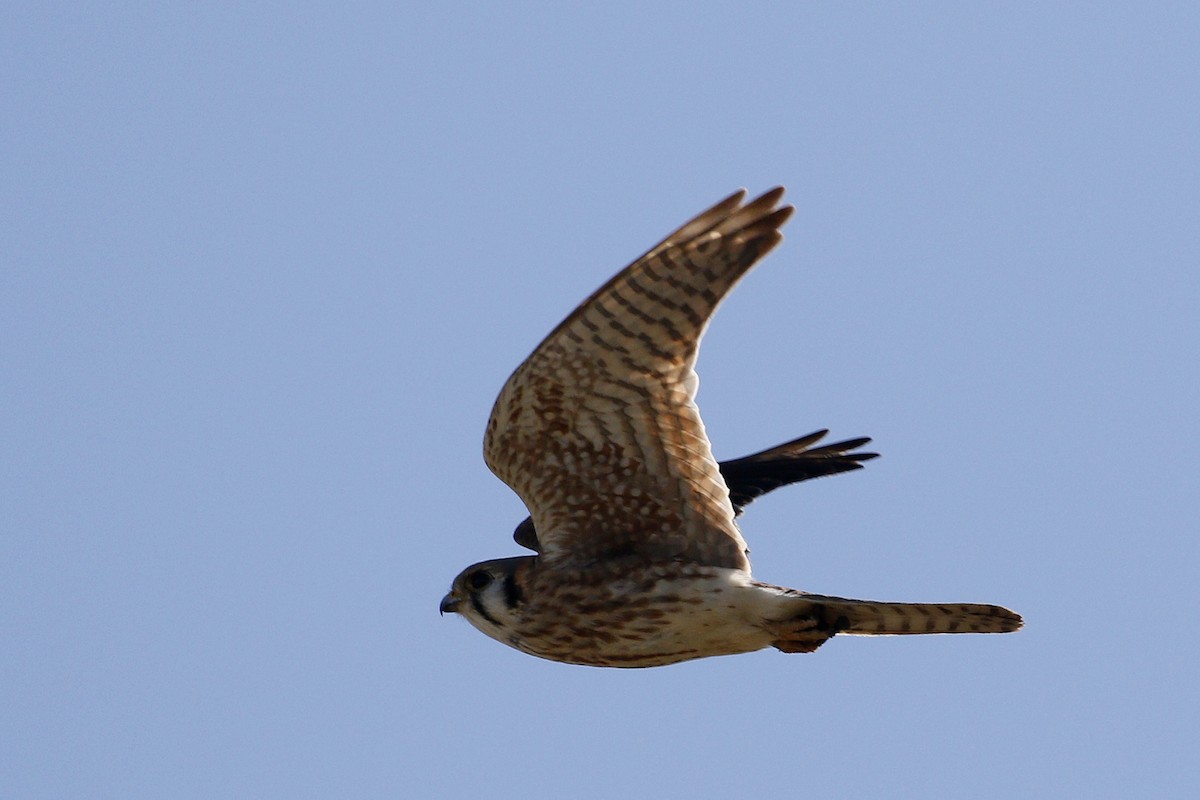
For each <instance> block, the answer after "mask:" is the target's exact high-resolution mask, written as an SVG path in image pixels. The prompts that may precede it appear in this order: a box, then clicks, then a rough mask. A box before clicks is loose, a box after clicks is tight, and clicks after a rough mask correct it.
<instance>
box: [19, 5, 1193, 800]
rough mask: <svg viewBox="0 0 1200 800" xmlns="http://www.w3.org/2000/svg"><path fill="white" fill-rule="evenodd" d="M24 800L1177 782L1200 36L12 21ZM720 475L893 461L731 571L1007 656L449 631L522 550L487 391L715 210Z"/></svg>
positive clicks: (709, 362)
mask: <svg viewBox="0 0 1200 800" xmlns="http://www.w3.org/2000/svg"><path fill="white" fill-rule="evenodd" d="M4 17H5V22H4V24H3V26H2V27H0V76H2V77H0V102H2V105H3V107H2V112H3V118H2V119H3V121H2V122H0V169H2V179H0V203H2V205H0V349H2V362H0V385H2V389H3V391H2V395H0V403H2V406H0V430H2V438H0V469H2V478H3V479H2V481H0V516H2V520H0V529H2V536H0V776H3V777H0V796H3V797H5V798H9V797H11V798H64V797H113V798H117V797H120V798H164V797H170V798H213V797H256V798H257V797H271V798H275V797H278V798H309V797H312V798H317V797H322V798H327V797H355V798H374V797H401V796H405V797H486V798H489V799H491V800H507V798H518V797H519V798H537V797H578V798H614V797H626V798H636V797H664V798H676V797H679V798H683V797H686V798H704V797H754V796H760V797H835V798H840V797H846V798H864V797H889V796H890V797H902V796H907V797H954V798H1011V797H1089V798H1096V797H1099V798H1108V797H1134V796H1141V797H1184V796H1192V795H1191V794H1190V792H1191V791H1194V789H1195V785H1196V782H1197V780H1198V777H1200V776H1198V774H1197V773H1198V771H1200V769H1198V767H1197V750H1198V747H1197V744H1198V741H1197V740H1198V738H1200V737H1198V733H1197V722H1196V720H1197V714H1198V711H1200V709H1198V707H1197V706H1198V703H1197V688H1196V687H1197V666H1196V665H1197V662H1198V660H1200V646H1198V644H1197V634H1196V628H1197V624H1198V619H1200V602H1198V600H1197V597H1198V592H1197V582H1198V580H1200V552H1198V545H1197V539H1198V534H1200V518H1198V514H1197V502H1198V501H1197V498H1198V497H1200V485H1198V481H1197V467H1196V456H1195V454H1194V452H1193V450H1194V448H1195V446H1196V441H1197V436H1198V434H1200V426H1198V425H1197V422H1196V414H1197V407H1198V405H1200V369H1198V366H1197V362H1198V357H1197V351H1198V349H1200V348H1198V346H1200V324H1198V322H1197V317H1198V313H1200V280H1198V278H1197V272H1198V269H1200V62H1198V58H1200V57H1198V56H1197V42H1200V12H1197V11H1196V9H1195V6H1194V5H1193V4H1187V3H1178V4H1144V3H1136V4H1133V3H1131V4H1128V5H1112V4H1090V3H1086V4H1085V3H1080V4H1032V3H1030V4H987V5H983V4H949V3H941V4H904V5H899V4H882V5H871V4H856V5H854V6H847V5H841V4H836V5H806V4H799V3H775V4H754V3H737V4H733V3H723V4H720V5H716V4H707V5H706V4H704V3H636V4H582V3H580V4H567V3H537V4H533V3H528V4H499V3H497V4H488V5H476V4H469V3H468V4H462V5H457V6H454V7H451V6H447V5H444V4H433V3H428V4H403V3H402V4H392V3H380V4H360V3H349V4H341V5H339V6H338V7H337V10H329V9H327V8H325V7H321V6H315V5H314V6H299V7H298V6H297V5H295V4H260V5H255V6H253V7H247V6H246V4H222V3H205V4H174V5H172V6H170V7H168V8H162V7H156V6H154V5H152V4H98V5H90V4H85V5H83V6H80V5H79V4H70V5H63V6H57V7H56V6H53V5H48V4H42V3H36V4H35V3H12V4H8V5H6V8H5V13H4ZM776 183H783V184H785V185H787V186H788V187H789V190H790V192H789V195H788V198H789V200H790V201H791V202H792V203H794V204H795V205H796V207H797V214H796V216H795V218H794V219H793V220H792V222H791V223H790V224H789V225H788V227H787V229H786V240H785V242H784V244H783V245H782V247H781V248H780V249H778V250H777V251H775V252H774V253H773V254H772V255H771V256H770V257H769V258H768V259H767V260H766V261H765V262H764V263H763V264H762V265H761V266H760V267H759V268H758V269H757V270H756V271H755V272H754V273H753V274H752V275H751V276H750V277H749V278H748V279H747V280H746V281H745V282H743V283H742V284H741V285H740V286H739V287H738V289H737V290H736V291H735V292H734V293H733V295H732V296H731V298H730V300H729V302H728V303H726V304H725V305H724V306H723V307H722V309H721V311H720V313H718V315H717V317H716V320H715V322H714V324H713V327H712V328H711V330H710V332H709V334H708V336H707V337H706V339H705V343H704V348H703V351H702V353H701V359H700V372H701V376H702V378H703V385H702V388H701V393H700V403H701V408H702V410H703V412H704V414H705V419H706V421H707V424H708V429H709V432H710V434H711V437H712V439H713V443H714V448H715V450H716V452H717V454H718V456H720V457H724V458H729V457H734V456H739V455H743V454H745V453H747V452H750V451H752V450H756V449H759V448H762V447H765V446H768V445H773V444H776V443H778V442H781V441H783V440H785V439H788V438H791V437H793V436H797V435H800V434H803V433H807V432H809V431H812V430H815V429H817V428H822V427H829V428H831V429H832V431H833V434H832V435H833V436H835V437H850V436H859V435H869V436H873V437H874V438H875V442H874V444H873V447H875V448H877V449H878V450H879V451H880V452H882V453H883V458H881V459H879V460H877V461H874V462H872V463H871V464H869V465H868V468H867V469H865V470H863V471H861V472H858V473H855V474H853V475H847V476H840V477H837V478H831V479H828V480H823V481H818V482H815V483H811V484H807V485H804V486H800V487H791V488H789V489H785V490H781V491H780V492H778V493H776V494H774V495H772V496H771V497H769V498H767V499H766V500H763V501H760V502H759V503H757V504H755V505H754V506H753V507H752V508H751V510H750V511H749V513H748V514H747V515H746V516H745V517H744V518H743V523H744V524H743V529H744V531H745V533H746V536H747V538H748V540H749V541H750V544H751V546H752V547H753V549H754V557H755V573H756V575H758V576H759V577H761V578H763V579H765V580H770V581H773V582H778V583H784V584H788V585H791V586H796V587H799V588H804V589H809V590H812V591H820V592H829V593H836V594H843V595H850V596H860V597H868V598H875V599H891V600H948V601H984V602H995V603H1001V604H1004V605H1007V606H1009V607H1011V608H1013V609H1016V610H1018V611H1020V612H1021V613H1022V614H1024V616H1025V618H1026V620H1027V627H1026V629H1025V630H1024V631H1022V632H1021V633H1019V634H1016V635H1010V636H959V637H911V638H904V639H898V638H885V639H857V638H839V639H834V640H833V641H832V642H830V643H829V644H828V645H826V646H825V647H824V648H823V649H822V650H821V651H820V652H818V653H817V654H815V655H811V656H802V655H790V656H789V655H784V654H781V653H778V652H775V651H764V652H761V653H756V654H752V655H743V656H735V657H728V658H721V659H708V660H703V661H697V662H692V663H688V664H683V665H679V666H674V667H667V668H661V669H653V670H633V671H619V670H603V669H591V668H584V667H571V666H565V665H561V664H555V663H550V662H545V661H539V660H537V659H534V658H531V657H529V656H526V655H523V654H521V653H518V652H517V651H515V650H510V649H508V648H505V647H503V646H501V645H500V644H498V643H496V642H493V641H492V640H490V639H487V638H486V637H484V636H483V635H481V634H479V633H478V632H476V631H474V630H473V629H472V628H470V626H469V625H468V624H467V623H466V622H465V621H463V620H461V619H458V618H455V617H445V618H439V616H438V614H437V605H438V600H439V599H440V598H441V596H442V594H443V593H444V592H445V591H446V590H447V588H448V587H449V582H450V580H451V578H453V576H454V575H455V574H456V573H457V572H458V571H459V570H460V569H461V568H462V567H464V566H466V565H467V564H469V563H471V562H473V561H478V560H482V559H485V558H490V557H499V556H505V555H512V554H516V553H517V551H518V548H517V547H516V546H515V545H514V544H513V543H512V542H511V541H510V539H509V536H510V534H511V531H512V528H513V526H514V525H515V524H516V522H517V521H518V520H519V519H520V518H521V517H523V516H524V514H525V512H524V510H523V508H522V506H521V503H520V501H519V500H518V499H517V498H516V496H515V495H513V494H512V493H511V492H510V491H509V490H508V489H507V488H506V487H505V486H504V485H503V484H501V483H500V482H499V481H498V480H496V479H495V478H494V477H493V476H492V475H491V474H490V473H489V472H488V471H487V469H486V467H485V466H484V464H483V461H482V459H481V455H480V448H481V440H482V434H483V427H484V422H485V420H486V418H487V415H488V412H489V410H490V408H491V404H492V401H493V399H494V398H495V395H496V393H497V391H498V390H499V389H500V386H501V384H502V383H503V382H504V380H505V378H506V377H507V376H508V374H509V373H510V372H511V371H512V369H513V368H515V367H516V365H517V364H518V363H519V362H520V361H521V359H523V358H524V357H525V356H526V355H527V354H528V352H529V351H530V350H531V349H532V347H533V346H534V345H535V344H536V343H537V342H538V341H539V340H540V339H541V337H542V336H543V335H545V334H546V333H547V332H548V331H549V330H550V328H551V327H552V326H553V325H554V324H555V323H557V322H558V320H559V319H561V318H562V317H563V316H564V315H565V314H566V313H567V312H569V311H570V310H571V309H572V308H573V307H574V306H575V304H576V303H577V302H578V301H580V300H581V299H583V298H584V297H585V296H586V295H587V294H588V293H589V292H591V291H592V290H593V289H594V288H595V287H596V286H598V285H599V284H601V283H602V282H603V281H605V280H606V279H607V278H608V277H609V276H610V275H611V274H612V273H613V272H614V271H616V270H617V269H618V268H620V267H621V266H623V265H624V264H625V263H627V262H628V261H629V260H630V259H632V258H633V257H634V256H636V255H637V254H638V253H640V252H642V251H643V250H644V249H645V248H646V247H648V246H649V245H651V244H653V243H654V242H655V241H657V240H658V239H659V238H660V237H661V236H662V235H664V234H665V233H666V232H668V231H669V230H671V229H672V228H673V227H674V226H676V225H678V224H679V223H681V222H682V221H683V220H685V219H687V218H688V217H690V216H691V215H692V214H694V213H696V212H698V211H700V210H701V209H703V208H704V207H706V206H708V205H709V204H711V203H712V202H714V201H716V200H718V199H720V198H721V197H723V196H724V195H726V194H728V193H729V192H730V191H732V190H734V189H736V188H738V187H739V186H746V187H748V188H749V189H750V190H752V191H761V190H764V189H766V188H769V187H770V186H772V185H774V184H776Z"/></svg>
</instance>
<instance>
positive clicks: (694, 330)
mask: <svg viewBox="0 0 1200 800" xmlns="http://www.w3.org/2000/svg"><path fill="white" fill-rule="evenodd" d="M782 197H783V189H782V187H779V188H775V189H772V190H770V191H768V192H766V193H765V194H763V195H762V196H760V197H758V198H756V199H754V200H751V201H750V202H745V198H746V193H745V191H744V190H743V191H739V192H736V193H734V194H733V195H730V196H729V197H727V198H726V199H724V200H722V201H721V202H719V203H717V204H716V205H715V206H713V207H712V208H710V209H708V210H707V211H705V212H703V213H701V214H700V215H699V216H697V217H696V218H694V219H692V220H691V221H689V222H687V223H686V224H685V225H683V227H681V228H679V229H678V230H677V231H675V232H674V233H672V234H671V235H669V236H667V238H666V239H664V240H663V241H662V242H660V243H659V244H657V245H655V246H654V247H653V248H651V249H650V251H649V252H647V253H646V254H645V255H643V256H641V257H640V258H638V259H637V260H636V261H634V262H633V263H632V264H630V265H629V266H628V267H626V268H625V269H623V270H622V271H621V272H619V273H617V275H616V276H614V277H613V278H612V279H611V280H609V282H608V283H606V284H604V286H602V287H600V289H598V290H597V291H596V292H595V293H594V294H592V296H591V297H589V298H588V299H586V300H585V301H584V302H583V303H582V304H581V305H580V306H579V307H578V308H576V309H575V310H574V311H573V312H571V314H570V315H569V316H568V317H567V318H566V319H565V320H563V321H562V322H561V323H560V324H559V325H558V327H556V328H555V329H554V330H553V331H552V332H551V333H550V335H549V336H547V337H546V338H545V339H544V340H543V341H542V343H541V344H539V345H538V346H537V348H536V349H535V350H534V351H533V353H532V354H531V355H530V356H529V357H528V358H527V359H526V360H525V361H524V363H522V364H521V365H520V366H519V367H517V369H516V371H515V372H514V373H513V374H512V375H511V376H510V377H509V379H508V381H507V382H506V383H505V385H504V388H503V389H501V391H500V396H499V397H498V398H497V399H496V403H495V406H494V407H493V408H492V414H491V417H490V419H489V420H488V424H487V431H486V434H485V436H484V460H485V461H486V462H487V465H488V467H489V468H490V469H491V470H492V471H493V472H494V473H495V474H496V475H497V476H498V477H499V478H500V479H501V480H502V481H504V482H505V483H506V484H508V486H509V487H511V488H512V489H513V491H515V492H516V493H517V495H518V496H519V497H520V498H521V500H522V501H524V503H525V506H526V508H527V509H528V510H529V512H530V518H529V519H528V520H526V521H525V522H523V523H521V524H520V525H519V526H518V527H517V530H516V533H515V534H514V538H515V539H516V540H517V542H518V543H519V544H521V545H523V546H525V547H528V548H530V549H532V550H533V551H534V552H535V553H536V554H535V555H525V556H516V557H513V558H502V559H496V560H491V561H483V562H480V563H477V564H474V565H472V566H470V567H467V568H466V569H465V570H463V571H462V572H461V573H459V575H458V577H456V578H455V579H454V582H453V583H452V584H451V589H450V592H449V593H448V594H447V595H446V596H445V597H444V598H442V602H441V607H440V608H441V611H442V613H447V612H455V613H458V614H460V615H461V616H463V617H465V618H466V619H467V620H468V621H469V622H470V623H471V624H472V625H474V626H475V627H476V628H478V629H479V630H480V631H482V632H483V633H485V634H487V635H488V636H490V637H492V638H494V639H496V640H498V641H501V642H503V643H505V644H507V645H510V646H511V647H515V648H516V649H518V650H521V651H523V652H525V653H528V654H530V655H534V656H539V657H541V658H547V659H550V660H553V661H562V662H567V663H572V664H585V665H590V666H603V667H654V666H662V665H666V664H674V663H677V662H681V661H688V660H691V659H695V658H705V657H707V656H718V655H730V654H734V653H747V652H752V651H755V650H761V649H764V648H767V647H774V648H776V649H777V650H780V651H782V652H785V653H809V652H813V651H814V650H816V649H817V648H818V647H820V646H821V645H822V644H824V643H825V642H826V641H828V640H829V639H830V638H832V637H833V636H835V635H837V634H853V635H881V634H927V633H1006V632H1010V631H1015V630H1017V629H1018V628H1020V627H1021V624H1022V621H1021V617H1020V616H1019V615H1017V614H1015V613H1014V612H1012V611H1009V610H1008V609H1006V608H1002V607H1000V606H995V605H983V604H976V603H892V602H878V601H872V600H856V599H851V598H845V597H835V596H831V595H822V594H811V593H808V592H802V591H799V590H796V589H788V588H785V587H782V586H775V585H772V584H769V583H764V582H762V581H758V580H756V579H755V578H754V577H753V576H752V575H751V572H750V560H749V550H748V549H747V547H746V542H745V540H744V539H743V538H742V534H741V532H740V530H739V529H738V526H737V523H736V521H735V520H736V518H737V517H738V516H739V515H740V512H741V511H742V510H743V509H744V507H745V506H746V504H748V503H749V502H750V501H751V500H753V499H755V498H756V497H758V496H760V495H761V494H763V493H765V492H767V491H770V490H771V489H774V488H777V487H778V486H782V485H785V484H788V483H793V482H796V481H798V480H804V479H806V478H809V477H817V476H819V475H827V474H836V473H838V472H846V471H849V470H853V469H857V468H859V467H861V466H862V463H861V462H863V461H865V460H867V459H869V458H872V457H874V455H875V454H874V453H853V452H850V451H852V450H854V449H855V448H857V447H860V446H861V445H863V444H865V443H866V442H867V441H869V440H867V439H856V440H851V441H848V442H841V443H838V444H836V445H827V446H825V447H820V448H811V447H810V446H811V445H813V444H814V443H815V442H817V441H818V440H819V439H820V438H821V437H822V436H824V434H825V432H824V431H818V432H817V433H815V434H811V435H810V436H808V437H802V438H801V439H797V440H794V441H793V442H789V443H787V444H784V445H780V447H778V448H772V449H771V450H767V451H763V452H762V453H756V454H754V455H752V456H747V457H746V458H744V459H738V460H736V461H731V462H724V463H722V464H719V463H718V462H717V461H716V459H715V458H714V457H713V454H712V448H711V446H710V444H709V440H708V436H707V435H706V433H705V430H704V424H703V422H701V419H700V412H699V409H698V408H697V406H696V400H695V398H696V389H697V386H698V383H699V379H698V378H697V375H696V372H695V363H696V356H697V352H698V350H699V345H700V339H701V337H702V336H703V334H704V331H705V329H706V328H707V326H708V323H709V320H710V319H711V318H712V315H713V313H714V312H715V310H716V308H717V306H718V305H719V304H720V302H721V300H722V299H724V297H725V296H726V295H727V294H728V293H729V291H730V290H731V289H732V288H733V286H734V285H735V284H736V283H737V282H738V281H739V280H740V279H741V278H742V276H743V275H745V274H746V273H747V272H748V271H749V270H750V268H751V267H753V266H754V264H755V263H757V262H758V260H759V259H761V258H762V257H763V256H764V255H766V254H767V253H768V252H770V250H771V249H772V248H774V247H775V246H776V245H777V244H778V243H779V242H780V241H781V239H782V236H781V234H780V232H779V229H780V227H782V225H783V224H784V223H785V222H786V221H787V219H788V218H789V217H790V216H791V214H792V212H793V209H792V207H791V206H786V205H785V206H780V205H779V201H780V199H781V198H782Z"/></svg>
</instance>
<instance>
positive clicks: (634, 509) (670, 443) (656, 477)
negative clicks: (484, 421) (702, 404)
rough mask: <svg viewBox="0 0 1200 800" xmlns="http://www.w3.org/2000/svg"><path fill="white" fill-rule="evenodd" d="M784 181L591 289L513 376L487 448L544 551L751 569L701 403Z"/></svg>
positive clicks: (775, 220) (764, 248) (706, 215)
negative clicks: (709, 342)
mask: <svg viewBox="0 0 1200 800" xmlns="http://www.w3.org/2000/svg"><path fill="white" fill-rule="evenodd" d="M782 195H783V189H782V188H777V189H773V190H771V191H769V192H767V193H765V194H763V195H762V196H761V197H759V198H757V199H755V200H752V201H751V202H749V203H746V204H744V205H743V203H742V201H743V199H744V198H745V192H744V191H742V192H737V193H735V194H733V195H731V196H729V197H728V198H726V199H725V200H722V201H721V202H720V203H717V204H716V205H715V206H713V207H712V208H710V209H708V210H707V211H705V212H703V213H702V214H700V215H698V216H697V217H696V218H694V219H692V220H691V221H689V222H687V223H686V224H684V225H683V226H682V227H680V228H679V229H678V230H676V231H675V232H674V233H672V234H671V235H669V236H668V237H667V238H666V239H664V240H663V241H662V242H660V243H659V244H657V245H655V246H654V247H653V248H651V249H650V250H649V251H648V252H647V253H646V254H645V255H643V256H642V257H641V258H639V259H637V260H636V261H634V262H633V263H632V264H630V265H629V266H628V267H626V268H625V269H624V270H622V271H621V272H620V273H618V274H617V275H616V276H615V277H613V278H612V279H611V280H610V281H608V283H606V284H604V286H602V287H601V288H600V289H598V290H597V291H596V292H595V293H593V294H592V295H591V297H589V298H588V299H587V300H585V301H584V302H583V303H582V304H581V305H580V306H579V307H578V308H576V309H575V310H574V311H573V312H572V313H571V314H570V315H569V316H568V317H567V318H566V319H565V320H563V322H562V323H560V324H559V325H558V327H556V328H555V329H554V331H552V332H551V333H550V335H549V336H547V337H546V339H544V340H543V341H542V343H541V344H540V345H538V347H537V348H536V349H535V350H534V351H533V353H532V354H531V355H530V356H529V358H528V359H526V360H525V362H524V363H523V364H521V366H519V367H518V368H517V370H516V371H515V372H514V373H513V374H512V376H511V377H510V378H509V379H508V382H507V383H506V384H505V386H504V388H503V389H502V390H501V392H500V396H499V397H498V398H497V400H496V404H495V406H494V408H493V409H492V415H491V418H490V419H489V421H488V428H487V434H486V436H485V439H484V458H485V460H486V461H487V464H488V466H489V467H490V468H491V469H492V471H493V472H495V473H496V475H497V476H499V477H500V479H501V480H503V481H504V482H505V483H507V484H508V485H509V486H510V487H512V489H513V490H514V491H516V493H517V494H518V495H520V497H521V499H522V500H523V501H524V502H525V505H526V506H527V507H528V508H529V510H530V513H531V515H532V517H533V523H534V525H535V526H536V528H537V532H538V539H539V541H540V542H541V545H542V553H543V556H545V557H546V558H559V559H574V560H577V561H579V562H581V563H591V562H594V561H595V560H597V559H601V558H615V557H621V556H631V557H638V558H642V559H648V560H651V561H684V562H694V563H702V564H709V565H715V566H725V567H731V568H740V569H748V568H749V564H748V562H747V561H746V557H745V550H746V545H745V542H744V541H743V540H742V537H741V534H740V533H739V532H738V530H737V527H736V525H735V524H734V521H733V520H734V509H733V506H732V504H731V503H730V500H729V491H728V489H727V487H726V485H725V481H724V479H723V478H722V476H721V472H720V470H719V468H718V465H717V462H716V460H715V459H714V458H713V455H712V450H711V447H710V446H709V441H708V437H707V435H706V434H705V431H704V424H703V422H702V421H701V419H700V413H699V409H698V408H697V407H696V403H695V395H696V388H697V385H698V379H697V376H696V373H695V370H694V366H695V362H696V354H697V350H698V348H699V343H700V339H701V337H702V336H703V334H704V330H705V328H706V327H707V325H708V322H709V320H710V319H711V317H712V315H713V312H714V311H715V310H716V308H717V306H718V305H719V304H720V302H721V300H722V299H723V298H724V297H725V295H726V294H727V293H728V292H729V290H730V289H732V288H733V286H734V284H736V283H737V281H738V280H739V279H740V278H741V277H742V276H743V275H745V274H746V272H747V271H748V270H749V269H750V268H751V267H752V266H753V265H754V264H755V263H756V262H757V261H758V260H759V259H760V258H762V256H764V255H765V254H766V253H767V252H769V251H770V250H771V248H773V247H774V246H775V245H776V244H778V242H779V241H780V239H781V235H780V233H779V228H780V226H782V225H783V223H784V222H786V221H787V219H788V217H789V216H790V215H791V213H792V208H791V207H790V206H783V207H779V208H777V207H776V206H777V204H778V202H779V200H780V198H781V197H782Z"/></svg>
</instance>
